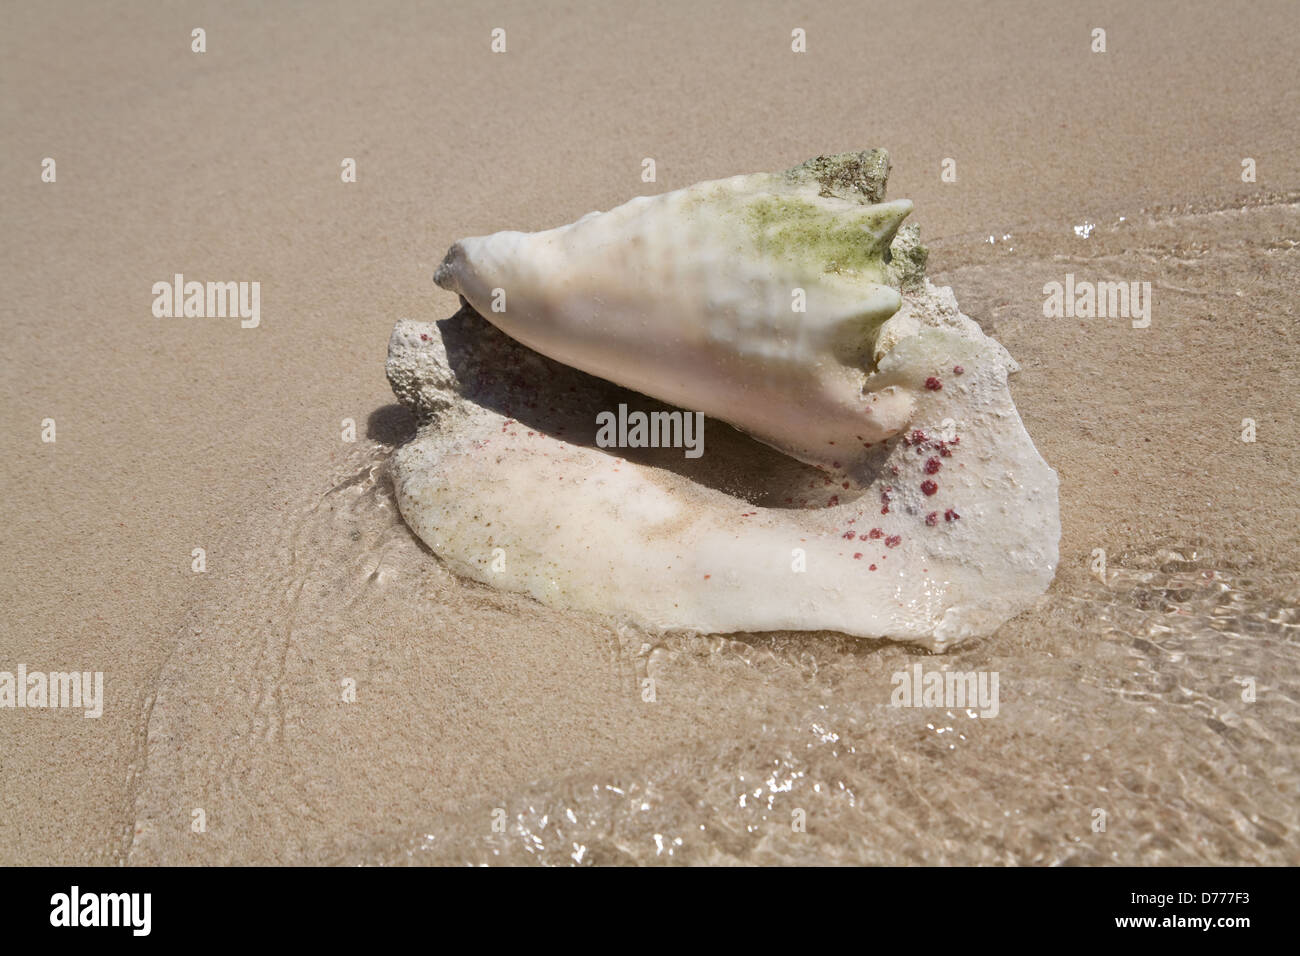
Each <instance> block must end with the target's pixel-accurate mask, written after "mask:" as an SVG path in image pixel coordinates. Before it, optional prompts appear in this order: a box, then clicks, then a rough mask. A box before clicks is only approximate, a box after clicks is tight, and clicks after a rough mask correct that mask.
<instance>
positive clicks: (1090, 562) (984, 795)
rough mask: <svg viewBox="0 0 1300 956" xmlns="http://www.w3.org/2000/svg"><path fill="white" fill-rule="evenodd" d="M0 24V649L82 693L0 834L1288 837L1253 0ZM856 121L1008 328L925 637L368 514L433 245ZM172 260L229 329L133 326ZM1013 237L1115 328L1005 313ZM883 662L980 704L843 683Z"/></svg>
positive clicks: (307, 14)
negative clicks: (558, 569)
mask: <svg viewBox="0 0 1300 956" xmlns="http://www.w3.org/2000/svg"><path fill="white" fill-rule="evenodd" d="M5 13H6V17H5V19H6V24H7V27H6V29H5V30H4V31H3V33H2V34H0V50H2V51H3V56H2V57H0V64H2V65H0V77H2V79H3V83H2V84H0V85H2V86H3V89H4V91H5V95H4V97H3V114H2V118H0V129H2V130H3V133H2V134H0V162H2V163H3V167H2V168H3V177H0V195H2V196H3V208H4V209H5V221H6V229H5V230H4V234H3V238H2V239H0V242H2V243H3V261H4V263H5V277H6V280H7V281H6V287H7V295H6V297H5V300H6V301H5V304H4V333H5V334H4V344H3V347H2V348H0V393H2V394H3V401H0V425H2V427H0V453H2V454H3V459H4V462H5V466H4V468H3V470H2V471H0V475H2V480H3V482H4V494H3V495H2V496H0V520H2V521H3V525H4V528H5V534H4V547H3V552H2V554H3V557H2V558H0V582H2V587H3V590H2V591H0V593H2V594H3V600H4V606H5V610H6V613H5V614H4V615H3V619H0V671H15V670H17V668H18V667H19V665H23V666H24V667H25V668H26V669H28V670H30V671H72V670H76V671H89V672H102V673H103V675H104V697H103V702H102V703H103V712H102V716H99V717H96V718H92V719H87V718H85V717H84V716H83V714H82V713H81V712H80V711H76V710H68V709H63V710H60V709H53V708H50V709H30V708H24V709H16V708H15V709H4V708H0V863H3V864H20V865H32V864H45V863H53V864H104V865H116V864H133V865H150V864H172V863H179V864H191V863H205V864H207V863H211V864H217V863H220V864H246V863H284V864H312V863H393V864H401V863H432V864H446V863H464V862H503V863H521V864H531V863H557V864H574V863H577V864H592V863H595V864H602V863H604V864H615V863H647V864H655V863H715V864H720V863H741V864H753V863H774V864H780V863H891V864H900V863H901V864H943V863H990V864H993V863H996V864H1049V863H1085V864H1092V863H1124V864H1139V865H1142V864H1158V863H1165V864H1168V863H1172V864H1198V863H1199V864H1231V863H1261V864H1291V865H1294V864H1296V863H1300V848H1298V847H1297V832H1298V830H1300V810H1298V809H1297V805H1296V801H1295V799H1294V797H1295V793H1296V788H1297V786H1300V703H1298V702H1300V668H1298V667H1297V648H1296V639H1297V625H1298V624H1300V610H1298V608H1300V548H1297V534H1296V528H1297V526H1298V525H1300V492H1298V491H1297V478H1300V452H1298V451H1297V447H1296V444H1295V442H1294V441H1293V440H1292V432H1293V427H1294V422H1295V420H1296V417H1297V413H1298V412H1300V398H1298V395H1300V391H1298V390H1297V387H1296V380H1297V372H1298V371H1300V369H1298V366H1300V357H1298V354H1297V349H1296V346H1295V342H1294V330H1295V328H1296V324H1297V321H1298V319H1300V317H1298V316H1297V304H1298V302H1300V297H1298V296H1297V293H1296V288H1297V285H1298V283H1300V251H1297V242H1300V160H1298V159H1297V157H1298V156H1300V129H1298V127H1297V124H1296V121H1295V117H1296V115H1297V114H1298V113H1300V67H1297V65H1296V58H1295V51H1294V45H1295V44H1294V39H1295V37H1296V36H1297V34H1298V33H1300V8H1298V7H1297V6H1296V5H1295V4H1294V3H1290V2H1262V3H1251V4H1245V3H1240V4H1234V3H1226V4H1225V3H1201V2H1191V3H1188V2H1163V0H1161V2H1151V3H1143V4H1140V5H1138V4H1126V3H1093V2H1083V3H1049V4H1036V3H1015V2H992V3H987V4H978V5H975V4H947V3H937V2H934V3H930V2H923V3H917V4H911V5H902V6H900V5H891V6H886V7H882V8H879V9H876V8H871V9H867V8H864V7H862V6H861V5H857V4H850V3H837V4H819V5H815V6H813V7H791V6H790V5H783V4H778V3H749V4H739V3H731V4H724V5H718V6H710V5H702V4H697V3H673V2H668V3H662V4H655V5H612V4H594V3H593V4H579V3H562V4H548V5H540V4H527V3H499V4H494V5H493V6H492V7H491V8H490V9H482V8H481V7H480V6H479V5H474V4H444V3H439V4H432V5H421V6H417V5H415V4H409V3H406V4H403V3H383V2H376V3H367V4H357V3H313V4H306V3H301V4H298V3H294V4H290V3H284V4H274V5H266V4H257V3H231V4H220V5H215V4H206V3H176V4H169V5H166V6H165V7H156V6H154V5H150V4H143V3H139V4H132V3H127V4H97V5H88V4H79V3H44V4H20V3H8V4H6V10H5ZM196 28H202V29H203V30H204V31H205V44H206V49H205V52H202V53H197V52H194V51H193V50H192V48H191V47H192V42H193V39H192V31H193V30H194V29H196ZM494 28H503V29H505V31H506V36H507V50H506V52H505V53H493V52H492V49H491V40H492V37H491V34H492V31H493V29H494ZM796 28H798V29H802V30H804V31H806V37H807V52H805V53H794V52H792V50H791V31H792V30H794V29H796ZM1095 28H1102V29H1104V30H1105V33H1106V50H1105V52H1104V53H1103V52H1093V49H1092V47H1093V45H1094V42H1095V41H1094V39H1093V30H1094V29H1095ZM872 146H881V147H885V148H887V149H888V150H889V151H890V154H891V157H892V161H893V170H894V171H893V174H892V176H891V178H890V183H889V193H890V196H891V197H906V198H909V199H911V200H912V201H913V202H914V203H915V212H914V214H913V217H912V218H913V221H916V222H918V223H919V224H920V226H921V230H922V235H923V238H924V239H925V241H926V243H927V245H928V246H929V247H930V260H929V274H930V277H931V278H932V279H933V280H934V281H935V282H936V283H938V284H942V285H949V286H951V287H952V288H953V290H954V292H955V294H956V296H957V299H958V301H959V302H960V303H961V306H962V309H963V310H964V311H965V312H966V313H967V314H968V315H970V316H971V317H972V318H974V319H975V320H977V321H978V322H979V323H980V325H981V326H982V327H983V328H984V330H985V331H986V332H988V333H989V334H991V335H993V336H994V337H996V338H997V340H998V341H1000V342H1001V343H1002V344H1003V345H1005V346H1006V348H1007V349H1008V350H1009V351H1010V352H1011V354H1012V355H1013V356H1015V358H1016V359H1017V360H1018V361H1019V362H1020V364H1021V366H1022V371H1021V372H1020V373H1019V374H1018V375H1017V376H1015V377H1014V378H1013V379H1012V386H1011V387H1012V393H1013V395H1014V398H1015V402H1016V405H1017V407H1018V409H1019V412H1020V414H1021V416H1022V417H1023V419H1024V421H1025V426H1026V428H1027V429H1028V431H1029V434H1030V435H1031V436H1032V437H1033V439H1034V441H1035V443H1036V445H1037V447H1038V449H1039V451H1040V452H1041V453H1042V455H1043V457H1044V458H1045V459H1046V460H1047V461H1048V462H1049V463H1050V464H1051V466H1052V467H1053V468H1055V469H1056V470H1057V472H1058V473H1059V476H1060V480H1061V522H1062V539H1061V544H1060V554H1061V562H1060V567H1059V570H1058V572H1057V576H1056V580H1055V582H1054V583H1053V585H1052V587H1051V588H1050V590H1049V591H1048V593H1047V594H1046V595H1045V596H1044V597H1043V598H1042V600H1041V601H1040V602H1039V604H1038V605H1037V606H1036V607H1035V608H1034V609H1033V610H1031V611H1029V612H1026V613H1025V614H1022V615H1020V616H1018V617H1017V618H1015V619H1014V620H1012V621H1010V622H1009V623H1007V624H1006V625H1005V626H1003V627H1002V628H1000V629H999V630H998V631H997V632H996V633H995V634H993V635H991V636H989V637H987V638H983V639H980V640H978V641H974V642H971V643H970V644H967V645H962V646H960V647H959V648H957V649H956V650H954V651H953V652H951V653H950V654H948V655H945V657H944V658H942V659H939V658H933V657H930V656H928V655H926V654H925V653H924V652H922V651H918V650H917V649H915V648H910V647H907V646H904V645H897V644H890V643H886V642H880V641H864V640H854V639H851V638H847V637H845V636H843V635H836V634H830V633H805V634H798V633H776V634H732V635H675V636H668V637H663V638H654V639H648V638H646V637H645V636H644V635H641V634H638V633H636V632H634V631H631V630H629V629H627V628H619V627H617V626H615V625H614V624H611V622H608V621H603V620H599V619H595V618H592V617H589V616H584V615H581V614H577V613H571V612H564V611H559V610H554V609H550V608H546V607H543V606H541V605H539V604H537V603H536V602H534V601H531V600H530V599H528V598H525V597H521V596H517V595H511V594H504V593H500V592H497V591H494V590H492V589H490V588H487V587H484V586H482V585H479V584H475V583H473V582H467V581H465V580H462V579H459V578H457V577H456V576H454V575H452V574H451V573H449V572H448V571H447V570H446V569H445V568H443V567H442V566H441V565H440V564H439V562H438V560H437V558H436V557H435V556H434V555H433V554H431V553H430V551H429V550H428V548H427V547H425V546H424V545H423V544H422V543H421V542H420V541H419V540H418V539H417V538H416V537H415V536H414V535H413V534H412V533H411V532H410V530H409V529H408V528H407V527H406V525H405V524H404V523H403V521H402V519H401V516H400V515H399V514H398V513H397V510H396V506H395V503H394V497H393V489H392V485H391V480H390V478H389V476H388V469H387V462H388V459H389V457H390V456H391V454H392V452H393V449H394V448H395V447H397V446H399V445H400V444H401V443H403V442H404V441H407V440H408V439H409V438H410V437H411V435H412V433H413V429H414V423H413V421H412V420H411V418H410V416H409V415H408V414H407V413H406V412H405V411H404V410H403V409H402V408H400V407H399V406H397V405H396V404H395V400H394V397H393V393H392V391H391V389H390V387H389V384H388V382H387V381H386V379H385V374H384V357H385V347H386V344H387V342H388V337H389V333H390V332H391V330H392V328H393V326H394V324H395V323H396V322H397V321H398V320H399V319H400V318H414V319H419V320H421V321H433V320H436V319H442V318H446V317H448V316H450V315H452V314H453V313H455V312H456V311H457V309H458V302H457V299H456V296H455V295H453V294H451V293H449V292H446V291H443V290H441V289H439V288H437V287H436V286H435V285H434V284H433V282H432V279H431V276H432V274H433V271H434V268H435V267H436V266H437V264H438V262H439V261H440V260H441V258H442V256H443V253H444V252H445V251H446V249H447V247H448V246H449V245H450V244H451V243H452V242H453V241H455V240H456V239H458V238H460V237H462V236H467V235H479V234H484V233H489V232H493V231H496V230H499V229H520V230H535V229H541V228H546V227H550V226H554V225H559V224H561V223H565V222H569V221H571V220H573V219H576V218H577V217H578V216H580V215H582V214H584V213H586V212H588V211H590V210H594V209H608V208H610V207H612V206H614V205H617V204H618V203H620V202H623V201H624V200H626V199H628V198H631V197H633V196H636V195H651V194H655V193H659V192H663V191H667V190H671V189H676V188H679V187H682V186H686V185H688V184H690V183H693V182H696V181H699V180H704V179H710V178H715V177H721V176H727V175H731V174H734V173H740V172H752V171H758V170H780V169H784V168H786V167H789V166H791V165H793V164H795V163H798V162H800V161H802V160H804V159H807V158H809V157H811V156H815V155H818V154H821V153H834V152H840V151H845V150H852V149H864V148H867V147H872ZM647 157H649V158H653V159H654V160H655V166H656V170H657V181H656V182H654V183H645V182H643V181H642V176H641V174H642V169H643V164H642V161H643V159H645V158H647ZM46 158H51V159H53V160H54V161H55V163H56V166H55V168H56V170H57V174H56V176H55V178H54V181H52V182H49V181H44V179H43V170H44V168H45V167H44V166H43V161H44V160H45V159H46ZM346 159H353V160H355V164H356V181H355V182H344V181H343V180H342V178H341V175H340V170H341V164H342V163H343V162H344V161H345V160H346ZM1247 159H1249V160H1252V161H1253V162H1252V163H1251V164H1250V166H1251V168H1253V169H1254V171H1255V174H1254V176H1253V177H1251V178H1250V180H1249V181H1246V180H1244V179H1243V171H1244V170H1245V169H1246V166H1244V165H1243V161H1244V160H1247ZM945 160H953V161H954V162H955V170H956V180H955V181H951V182H947V181H944V180H943V178H942V177H941V171H942V170H943V168H944V163H945ZM177 273H182V274H184V275H185V276H187V277H192V278H195V279H199V280H222V281H227V280H228V281H233V282H254V281H256V282H258V283H260V290H261V291H260V296H261V298H260V313H259V316H258V322H257V325H256V327H251V328H246V327H241V321H240V319H239V318H238V317H234V318H183V317H181V318H172V317H158V316H157V315H155V314H154V312H153V310H152V306H153V303H154V298H155V297H154V294H153V293H152V291H151V290H152V289H153V287H154V286H155V284H156V283H158V282H160V281H162V282H170V281H172V279H173V277H174V275H175V274H177ZM1067 274H1071V275H1077V276H1079V277H1081V278H1083V277H1087V278H1089V279H1092V280H1094V281H1098V280H1113V281H1125V282H1131V281H1137V282H1149V283H1150V287H1151V289H1152V298H1151V304H1152V308H1151V323H1150V326H1149V327H1147V328H1142V329H1135V328H1133V327H1132V326H1131V323H1130V322H1128V321H1127V320H1125V319H1114V318H1092V319H1086V318H1047V317H1045V316H1044V314H1043V302H1044V294H1043V288H1044V285H1045V284H1046V283H1049V282H1053V281H1064V279H1065V277H1066V275H1067ZM50 420H52V422H53V426H52V427H53V429H54V432H53V437H55V440H53V441H50V440H48V438H49V437H51V435H50V429H51V426H50V425H49V424H47V422H49V421H50ZM1246 420H1250V421H1251V422H1252V423H1253V424H1252V426H1251V429H1252V431H1251V437H1252V438H1253V439H1254V440H1253V441H1243V434H1244V433H1245V431H1246V425H1245V422H1246ZM349 421H350V422H352V423H353V424H354V427H355V440H348V439H349V438H350V437H351V435H350V432H349V427H348V422H349ZM196 549H202V552H201V560H202V567H203V569H204V570H203V571H202V573H197V572H196V570H195V562H196V561H197V560H199V557H196V554H195V550H196ZM1097 549H1101V550H1103V551H1104V552H1105V555H1106V559H1105V560H1106V570H1105V571H1104V572H1102V573H1098V572H1097V571H1096V570H1095V564H1096V551H1097ZM918 661H921V662H924V663H925V664H926V666H931V665H932V664H933V665H934V666H939V665H951V666H953V667H959V668H961V669H964V670H971V669H981V670H991V671H997V672H999V673H1000V674H1001V681H1002V683H1001V687H1002V703H1001V713H1000V715H999V716H998V717H997V718H996V719H993V720H979V719H971V718H968V717H967V716H966V715H964V714H961V713H957V714H952V713H947V712H941V713H935V712H929V711H924V710H907V709H898V708H891V707H890V706H889V699H890V679H891V675H892V674H894V673H896V672H899V671H906V670H908V669H910V668H911V667H912V666H913V665H914V664H915V663H916V662H918ZM646 675H653V676H654V677H655V679H656V682H657V684H658V686H659V687H660V693H659V697H658V700H657V702H656V703H655V704H653V705H652V706H647V705H646V704H645V703H644V702H643V701H642V700H641V698H640V696H639V694H638V682H639V679H640V678H643V677H645V676H646ZM345 680H350V681H353V682H354V684H355V687H356V691H357V693H356V700H355V701H354V702H345V701H344V700H342V699H341V696H340V686H341V682H343V681H345ZM1247 682H1249V687H1250V688H1252V689H1253V693H1252V694H1251V695H1250V696H1251V697H1252V698H1253V699H1251V700H1246V699H1245V697H1244V696H1243V689H1244V688H1246V687H1247V686H1248V684H1247ZM792 807H799V808H803V809H805V810H806V811H807V815H808V819H809V825H808V827H807V832H803V833H792V832H791V828H790V825H789V820H790V813H791V808H792ZM1098 808H1103V809H1104V810H1105V811H1106V815H1107V818H1108V819H1109V821H1110V823H1109V825H1108V827H1107V828H1106V830H1105V831H1104V832H1097V831H1096V830H1094V829H1093V827H1092V822H1093V820H1094V819H1095V811H1096V810H1097V809H1098ZM196 810H201V811H202V817H203V820H204V823H205V826H204V831H203V832H201V833H196V832H195V830H194V828H193V821H194V819H195V811H196ZM498 816H500V817H503V818H504V819H506V820H508V821H509V823H510V825H509V827H507V829H506V832H505V833H501V832H498V831H497V830H495V829H493V827H492V821H493V819H494V818H496V817H498Z"/></svg>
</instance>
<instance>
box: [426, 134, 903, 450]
mask: <svg viewBox="0 0 1300 956" xmlns="http://www.w3.org/2000/svg"><path fill="white" fill-rule="evenodd" d="M888 171H889V160H888V156H887V154H885V152H884V151H883V150H869V151H866V152H862V153H848V154H844V155H842V156H835V157H819V158H818V159H815V160H810V161H809V162H807V163H804V164H802V165H800V166H796V167H794V168H793V169H791V170H787V171H785V172H783V173H756V174H751V175H743V176H733V177H730V178H728V179H722V180H714V181H710V182H703V183H697V184H696V185H694V186H689V187H687V188H685V189H679V190H676V191H674V192H670V193H664V194H662V195H659V196H653V197H639V198H637V199H633V200H631V201H630V202H627V203H624V204H623V205H622V206H619V207H617V208H615V209H612V210H610V211H609V212H605V213H594V214H589V215H587V216H584V217H582V218H581V219H579V220H578V221H577V222H574V223H571V224H570V225H567V226H561V227H559V228H557V229H550V230H546V231H544V232H538V233H519V232H501V233H495V234H493V235H491V236H480V237H475V238H471V239H464V240H461V241H460V242H457V243H456V244H455V245H453V246H452V248H451V250H450V251H449V252H448V254H447V256H446V258H445V259H444V260H443V262H442V264H441V265H440V266H439V268H438V271H437V272H436V273H435V280H436V281H437V282H438V284H439V285H441V286H443V287H444V288H447V289H451V290H453V291H456V292H458V293H459V294H460V295H461V296H463V297H464V298H465V299H466V301H468V302H469V303H470V305H471V306H473V308H474V309H475V310H476V311H477V312H478V313H479V314H480V315H482V316H483V317H484V318H486V319H487V320H488V321H490V322H492V323H493V324H494V325H496V326H497V327H498V328H500V329H501V330H502V331H504V332H505V333H506V334H508V335H510V336H512V337H513V338H515V339H517V340H518V341H520V342H522V343H523V344H525V345H527V346H528V347H529V348H532V349H534V350H536V351H538V352H541V353H542V354H544V355H548V356H550V357H552V358H555V359H557V360H559V361H561V362H564V363H565V364H567V365H570V366H572V367H574V368H579V369H581V370H583V371H585V372H588V373H590V374H592V375H597V376H599V377H601V378H605V379H608V380H609V381H612V382H616V383H618V384H620V385H623V386H626V387H628V388H631V389H634V390H636V391H638V392H640V393H643V394H646V395H650V396H653V397H655V398H659V399H662V400H664V401H667V402H671V403H673V404H675V405H679V406H682V407H685V408H690V409H696V410H699V411H703V412H705V413H706V414H709V415H712V416H716V417H718V418H721V419H723V420H724V421H727V422H729V423H731V424H733V425H735V426H736V427H738V428H740V429H742V430H743V431H745V432H747V433H748V434H750V435H753V436H754V437H755V438H758V439H759V440H761V441H764V442H767V443H768V444H770V445H772V446H773V447H776V448H778V449H780V450H781V451H783V452H785V453H787V454H790V455H793V456H795V457H797V458H800V459H801V460H803V461H808V462H812V463H818V464H825V463H829V462H830V461H832V460H834V459H836V458H840V457H843V449H844V448H846V447H847V446H848V444H849V443H850V442H851V441H853V440H855V439H857V440H858V441H880V440H883V439H885V438H887V437H889V436H890V435H894V434H898V433H899V432H901V431H903V430H904V429H905V428H906V426H907V424H908V422H909V420H910V417H911V414H912V408H913V405H914V396H913V395H912V394H910V393H909V392H907V391H906V390H904V389H902V388H897V387H895V388H873V387H872V385H871V382H870V375H871V372H872V371H873V368H874V364H875V357H874V352H875V348H874V347H875V343H876V340H877V334H878V332H879V329H880V327H881V326H882V325H883V324H884V323H885V321H886V320H887V319H888V318H889V317H890V316H891V315H893V314H894V313H895V312H896V311H897V310H898V308H899V306H900V304H901V298H900V290H901V289H902V288H904V287H905V286H910V287H915V286H916V284H917V283H918V282H919V281H921V277H922V276H923V265H924V250H923V248H922V247H920V245H919V242H918V241H917V240H916V232H915V230H908V231H906V232H904V233H903V234H902V235H899V227H900V226H901V225H902V222H903V220H904V218H906V216H907V215H908V214H909V213H910V212H911V210H912V204H911V203H910V202H909V201H907V200H900V201H895V202H884V201H883V197H884V192H885V180H886V178H887V176H888ZM891 245H892V246H893V247H896V249H897V252H898V254H895V250H894V249H892V248H891ZM794 395H797V396H799V400H798V401H797V402H794V401H791V396H794ZM859 436H860V438H859ZM836 448H838V449H839V451H835V449H836Z"/></svg>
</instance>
